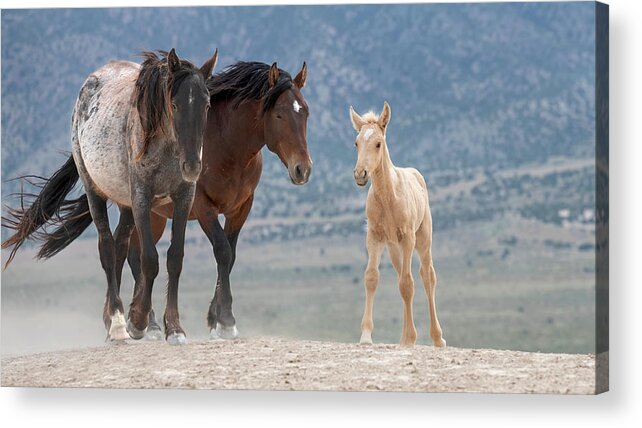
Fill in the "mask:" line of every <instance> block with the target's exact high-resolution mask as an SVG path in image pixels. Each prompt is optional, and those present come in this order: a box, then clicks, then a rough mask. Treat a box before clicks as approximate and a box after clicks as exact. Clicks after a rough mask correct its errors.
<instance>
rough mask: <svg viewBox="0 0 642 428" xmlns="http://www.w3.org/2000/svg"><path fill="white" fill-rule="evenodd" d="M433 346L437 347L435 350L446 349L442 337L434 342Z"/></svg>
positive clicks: (444, 340)
mask: <svg viewBox="0 0 642 428" xmlns="http://www.w3.org/2000/svg"><path fill="white" fill-rule="evenodd" d="M434 344H435V347H437V348H445V347H446V339H444V338H443V337H442V338H441V339H439V340H438V341H436V342H434Z"/></svg>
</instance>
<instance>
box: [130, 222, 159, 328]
mask: <svg viewBox="0 0 642 428" xmlns="http://www.w3.org/2000/svg"><path fill="white" fill-rule="evenodd" d="M151 222H152V234H153V235H154V242H155V243H158V241H159V240H160V239H161V237H162V236H163V231H164V230H165V224H166V223H167V219H166V218H165V217H163V216H161V215H158V214H156V213H154V212H153V211H152V215H151ZM134 229H135V228H134ZM125 251H126V254H127V262H128V263H129V267H130V269H131V272H132V276H133V277H134V283H135V284H137V285H138V286H140V283H141V282H140V279H139V278H140V276H141V273H140V270H141V268H140V242H139V240H138V231H136V230H135V231H134V232H133V233H132V234H131V238H130V240H129V248H128V249H127V248H125ZM123 263H124V262H123V261H122V259H121V266H120V269H121V271H122V264H123ZM137 293H138V289H137V288H136V287H134V293H133V295H134V296H135V295H136V294H137ZM163 338H164V335H163V332H162V329H161V326H160V325H159V324H158V322H156V316H155V315H154V308H153V307H152V309H151V310H150V311H149V325H148V326H147V333H145V339H146V340H163Z"/></svg>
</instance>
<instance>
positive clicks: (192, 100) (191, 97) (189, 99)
mask: <svg viewBox="0 0 642 428" xmlns="http://www.w3.org/2000/svg"><path fill="white" fill-rule="evenodd" d="M192 89H193V88H189V98H188V100H187V102H188V103H190V104H192V103H193V102H194V94H192Z"/></svg>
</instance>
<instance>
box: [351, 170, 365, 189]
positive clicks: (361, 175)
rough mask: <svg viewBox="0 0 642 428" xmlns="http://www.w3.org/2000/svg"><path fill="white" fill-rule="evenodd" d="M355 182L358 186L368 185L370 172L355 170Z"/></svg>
mask: <svg viewBox="0 0 642 428" xmlns="http://www.w3.org/2000/svg"><path fill="white" fill-rule="evenodd" d="M354 181H356V182H357V185H359V186H361V187H363V186H365V185H366V184H368V171H366V170H365V169H364V170H362V171H359V170H356V169H355V170H354Z"/></svg>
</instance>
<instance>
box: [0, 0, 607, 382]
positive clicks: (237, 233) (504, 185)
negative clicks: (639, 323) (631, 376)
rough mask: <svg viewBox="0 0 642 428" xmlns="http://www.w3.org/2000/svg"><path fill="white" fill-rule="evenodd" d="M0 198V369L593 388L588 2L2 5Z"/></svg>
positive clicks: (591, 34) (596, 279)
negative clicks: (194, 172) (148, 171)
mask: <svg viewBox="0 0 642 428" xmlns="http://www.w3.org/2000/svg"><path fill="white" fill-rule="evenodd" d="M149 22H153V23H155V26H154V27H151V26H149V25H146V23H149ZM172 48H175V52H176V53H177V55H178V57H179V58H180V59H182V60H186V61H190V62H191V63H193V64H194V67H193V68H190V67H191V66H188V65H186V63H182V65H181V63H178V62H176V60H174V59H173V54H172V55H168V54H163V53H158V54H157V56H155V57H154V58H155V59H153V61H152V62H153V64H147V66H145V67H143V70H146V71H145V72H144V73H143V72H140V71H139V66H138V65H136V64H140V63H141V62H142V58H141V57H140V56H139V55H138V54H139V52H140V50H141V49H146V50H155V49H160V50H164V51H169V50H170V49H172ZM216 48H218V49H219V56H218V64H217V65H216V67H215V69H214V77H213V78H211V79H209V81H208V82H207V84H206V86H204V87H203V86H198V85H199V84H200V85H205V83H203V82H202V80H204V79H205V78H206V77H208V76H209V73H208V72H207V71H205V72H204V73H203V70H205V69H206V68H207V67H205V66H203V64H204V63H206V61H207V60H208V59H209V58H211V56H212V54H213V52H214V50H215V49H216ZM34 58H38V63H39V64H46V66H40V67H35V66H33V60H34ZM149 58H151V57H149ZM112 60H121V61H132V62H133V63H135V64H132V63H124V62H120V63H109V62H110V61H112ZM150 61H151V60H150ZM106 64H107V65H106ZM304 64H305V65H304ZM210 65H212V64H211V63H210ZM103 66H104V68H102V69H101V71H96V70H98V69H100V68H101V67H103ZM183 66H184V67H186V68H187V69H188V71H185V73H183V75H180V72H179V68H181V67H183ZM201 66H203V68H201ZM92 73H93V74H92ZM179 75H180V76H182V77H179ZM88 76H93V77H88ZM185 76H188V78H185ZM199 76H200V77H199ZM136 81H137V82H138V85H135V84H134V83H135V82H136ZM167 81H170V82H172V83H171V84H169V86H168V83H167ZM199 82H201V83H199ZM182 85H188V86H182ZM189 85H196V86H193V87H194V88H197V89H198V88H200V89H203V90H207V91H208V93H209V97H206V98H202V97H201V98H196V97H195V95H194V93H195V92H194V91H190V90H187V89H189V88H191V86H189ZM136 86H137V87H138V88H139V89H138V90H139V91H140V94H142V95H141V96H140V97H139V96H136V95H133V94H136V92H135V91H136V90H137V89H136ZM168 87H170V89H169V90H167V88H168ZM172 88H173V89H172ZM181 88H182V89H181ZM197 94H200V92H197ZM195 100H196V101H195ZM145 103H147V104H145ZM194 103H196V104H198V103H202V104H203V105H202V106H201V107H203V108H206V107H205V104H207V103H209V104H210V105H211V107H210V109H209V112H208V113H207V115H206V116H203V115H204V114H205V113H198V112H199V111H200V110H198V108H197V107H194V105H195V104H194ZM141 105H143V106H145V105H147V106H150V105H153V106H154V107H149V108H141ZM199 105H200V104H199ZM190 106H191V107H190ZM154 111H158V112H161V113H160V114H159V115H157V116H154V115H153V113H150V112H154ZM162 112H165V113H164V114H163V113H162ZM199 114H201V116H198V115H199ZM154 117H156V119H154ZM199 117H200V119H202V121H203V122H204V123H205V125H204V127H199V126H198V125H197V124H196V122H198V120H199ZM154 120H156V122H154ZM159 121H160V122H162V123H165V124H166V125H167V127H164V126H162V125H160V126H159V127H156V128H155V127H154V126H153V124H154V123H157V122H158V123H160V122H159ZM163 121H164V122H163ZM70 124H71V126H70ZM145 124H148V125H150V124H151V125H150V126H149V127H148V128H145V126H147V125H145ZM186 124H187V125H186ZM190 127H191V128H190ZM145 129H148V130H151V131H149V132H148V134H149V135H150V139H149V140H148V145H147V146H146V150H147V151H146V152H141V151H139V150H134V149H140V148H141V147H143V146H144V144H143V143H140V142H141V141H143V142H144V141H145V140H144V139H143V140H141V139H140V138H141V136H144V134H145ZM203 129H204V131H203ZM190 130H191V131H190ZM190 132H192V133H191V134H190ZM200 133H202V141H203V150H202V158H200V160H201V173H200V178H199V181H198V184H196V185H194V184H189V183H190V182H189V179H188V178H189V177H187V175H185V174H183V180H184V183H183V184H182V185H181V186H182V187H181V186H179V184H180V183H178V184H176V183H174V182H173V181H171V180H169V179H163V180H155V179H154V177H159V176H162V177H167V176H168V175H167V174H169V173H170V172H171V171H173V172H175V173H176V174H178V173H180V171H183V172H184V171H185V168H187V167H186V165H187V164H186V163H185V162H187V160H189V159H191V160H190V162H192V161H193V162H195V161H194V159H192V158H189V153H192V154H193V155H194V156H199V154H198V152H199V150H196V151H194V150H192V151H191V152H190V151H189V148H190V147H192V149H193V148H194V147H196V148H197V149H198V147H199V146H198V145H199V144H200V139H199V138H200V137H199V135H201V134H200ZM186 135H188V136H189V137H186ZM195 135H196V136H195ZM137 142H138V143H137ZM137 144H138V145H137ZM140 144H143V146H141V145H140ZM190 144H192V146H190ZM194 145H195V146H194ZM163 148H166V149H167V151H168V153H170V154H171V156H169V158H168V159H165V160H164V161H163V162H160V163H158V164H157V166H156V169H157V171H156V173H155V174H152V175H151V177H150V176H146V178H145V177H143V179H142V181H140V180H141V177H140V176H139V175H135V174H136V173H137V172H136V171H139V170H141V168H143V167H144V166H145V165H144V164H145V162H147V163H148V165H149V162H150V159H151V157H150V156H152V155H153V154H154V153H159V151H162V150H163ZM72 151H73V154H74V156H75V159H74V156H72V154H71V152H72ZM134 152H135V153H134ZM141 153H142V154H141ZM195 153H196V154H195ZM138 154H141V157H140V158H138V157H137V156H136V155H138ZM261 157H262V160H261ZM188 158H189V159H188ZM194 165H196V164H194ZM401 167H404V168H405V167H408V168H414V169H412V170H411V169H400V168H401ZM56 171H58V173H56ZM188 175H189V174H188ZM17 177H22V178H21V179H18V180H13V181H12V179H14V178H17ZM136 180H138V181H136ZM135 181H136V183H139V184H136V185H133V186H131V185H127V184H123V183H134V182H135ZM179 181H180V180H179ZM141 183H142V184H141ZM424 183H426V185H427V189H428V192H426V187H425V186H424ZM293 184H299V185H298V186H294V185H293ZM139 185H140V186H142V187H140V188H139V187H137V186H139ZM172 186H174V187H172ZM175 187H177V188H181V189H183V188H185V189H188V190H189V189H195V190H193V191H194V192H195V197H194V202H193V205H192V206H191V216H190V221H187V226H186V233H185V239H184V243H183V242H181V239H180V235H181V233H180V230H181V226H180V224H181V220H180V215H178V217H179V218H178V219H175V220H174V221H171V220H169V221H168V220H167V218H168V217H176V216H175V213H177V212H178V211H174V210H173V209H172V204H171V202H172V197H174V199H176V192H174V191H170V188H171V189H174V188H175ZM140 189H143V190H140ZM149 189H152V190H149ZM428 194H429V199H428V196H427V195H428ZM20 195H22V200H21V196H20ZM132 195H138V196H137V197H132ZM140 195H143V196H144V197H143V196H140ZM145 195H146V196H145ZM368 195H370V196H368ZM145 198H147V199H145ZM2 199H3V204H4V205H5V207H4V208H3V225H4V226H7V227H5V228H3V232H2V233H3V235H2V239H3V242H4V244H3V250H2V261H3V264H4V263H7V262H9V261H10V256H11V252H12V250H13V249H15V248H18V247H19V248H18V250H17V251H16V252H15V258H14V259H13V260H12V261H11V263H10V264H8V266H7V268H6V270H4V271H3V273H2V308H1V309H2V315H1V316H2V339H1V340H2V366H3V370H2V385H3V386H28V387H29V386H46V387H69V386H80V387H83V386H84V387H89V386H92V387H125V388H206V389H262V390H266V389H267V390H284V389H285V390H333V391H369V390H382V391H415V392H441V391H449V392H504V393H508V392H510V393H523V392H535V393H561V394H566V393H568V394H593V393H598V392H602V391H605V390H607V389H608V7H607V6H605V5H602V4H599V3H594V2H559V3H505V4H501V3H498V4H493V3H487V4H413V5H343V6H271V7H270V6H263V7H200V8H127V9H119V8H113V9H73V10H72V9H56V10H53V9H34V10H3V11H2ZM105 199H109V200H110V202H109V203H108V204H106V203H105V202H104V200H105ZM145 201H147V202H145ZM145 204H147V205H145ZM105 206H109V208H108V210H107V213H108V217H109V220H108V222H109V223H107V220H105V219H104V218H102V217H101V213H102V216H103V217H104V207H105ZM150 206H151V207H152V208H150ZM366 206H367V208H368V209H367V210H366ZM119 207H120V209H119ZM131 207H133V208H131ZM146 207H147V208H146ZM145 209H152V210H153V212H154V214H152V215H151V216H149V215H145V214H144V213H146V212H147V211H144V210H145ZM132 211H133V212H134V213H137V214H136V215H132V214H131V212H132ZM140 213H143V214H140ZM119 222H120V224H121V226H120V228H118V229H117V225H118V224H119ZM135 224H136V225H138V226H139V228H140V233H139V232H138V231H135V232H134V233H133V234H132V235H131V236H132V238H131V239H129V240H128V238H129V236H130V231H131V228H132V227H133V226H134V225H135ZM106 225H110V226H111V231H112V232H114V238H112V232H110V231H108V230H107V228H106ZM170 225H171V226H170ZM97 226H99V227H98V228H97ZM171 228H174V230H173V231H171V230H170V229H171ZM97 230H100V232H97ZM163 232H164V233H163ZM99 235H100V239H99ZM140 237H142V238H143V240H142V242H143V244H142V245H141V244H140V242H141V239H140ZM172 238H174V239H175V242H174V245H173V248H172V249H171V250H170V249H169V246H170V243H171V239H172ZM156 240H158V243H157V244H156V246H155V247H154V242H155V241H156ZM99 241H100V245H98V244H99ZM18 244H19V245H18ZM154 248H156V250H154ZM413 250H415V251H414V255H413ZM141 254H142V255H141ZM156 254H158V258H157V257H156ZM39 255H40V256H44V257H43V258H41V259H38V256H39ZM181 255H182V256H183V257H182V269H179V268H180V267H181ZM379 255H381V258H380V260H378V256H379ZM49 256H51V257H49ZM127 256H128V261H127V262H125V261H124V259H125V258H126V257H127ZM122 263H124V268H123V270H122V280H121V281H120V284H118V278H119V276H120V267H121V265H122ZM156 266H158V275H155V274H156V272H155V271H156ZM103 268H104V269H103ZM168 270H169V272H170V273H168ZM179 272H180V277H179V275H178V273H179ZM135 278H136V279H137V281H136V280H135ZM108 281H111V282H110V284H111V285H110V287H111V288H110V289H109V288H108ZM135 284H136V286H135ZM166 284H167V285H168V287H167V289H168V290H170V291H171V293H170V298H169V300H168V302H169V303H168V304H166V287H165V285H166ZM152 285H154V287H153V289H152V288H151V286H152ZM375 286H376V294H375V293H374V290H375ZM135 288H136V290H137V293H136V295H135V296H134V297H132V296H133V294H134V289H135ZM108 290H111V291H108ZM149 293H151V298H150V297H149ZM172 293H174V294H173V295H172ZM176 293H177V294H176ZM105 296H107V298H106V297H105ZM119 298H121V299H122V304H120V303H119V301H118V299H119ZM176 298H178V303H177V304H176V303H175V302H176ZM150 305H151V306H150ZM166 305H167V307H168V310H167V311H166ZM175 305H177V306H175ZM150 308H151V309H153V312H150ZM175 309H178V313H180V318H178V313H177V312H176V310H175ZM411 316H412V319H411ZM179 319H180V321H178V320H179ZM415 332H416V333H415ZM182 333H184V334H185V337H184V339H185V340H184V341H185V342H186V343H183V337H182V336H180V334H182ZM176 334H178V335H179V336H180V340H175V339H176ZM106 338H107V339H106ZM166 338H169V340H166ZM136 339H138V340H136ZM370 342H372V343H370ZM446 342H447V344H446ZM171 345H177V346H171ZM443 345H446V346H443ZM71 362H73V364H72V363H71Z"/></svg>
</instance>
